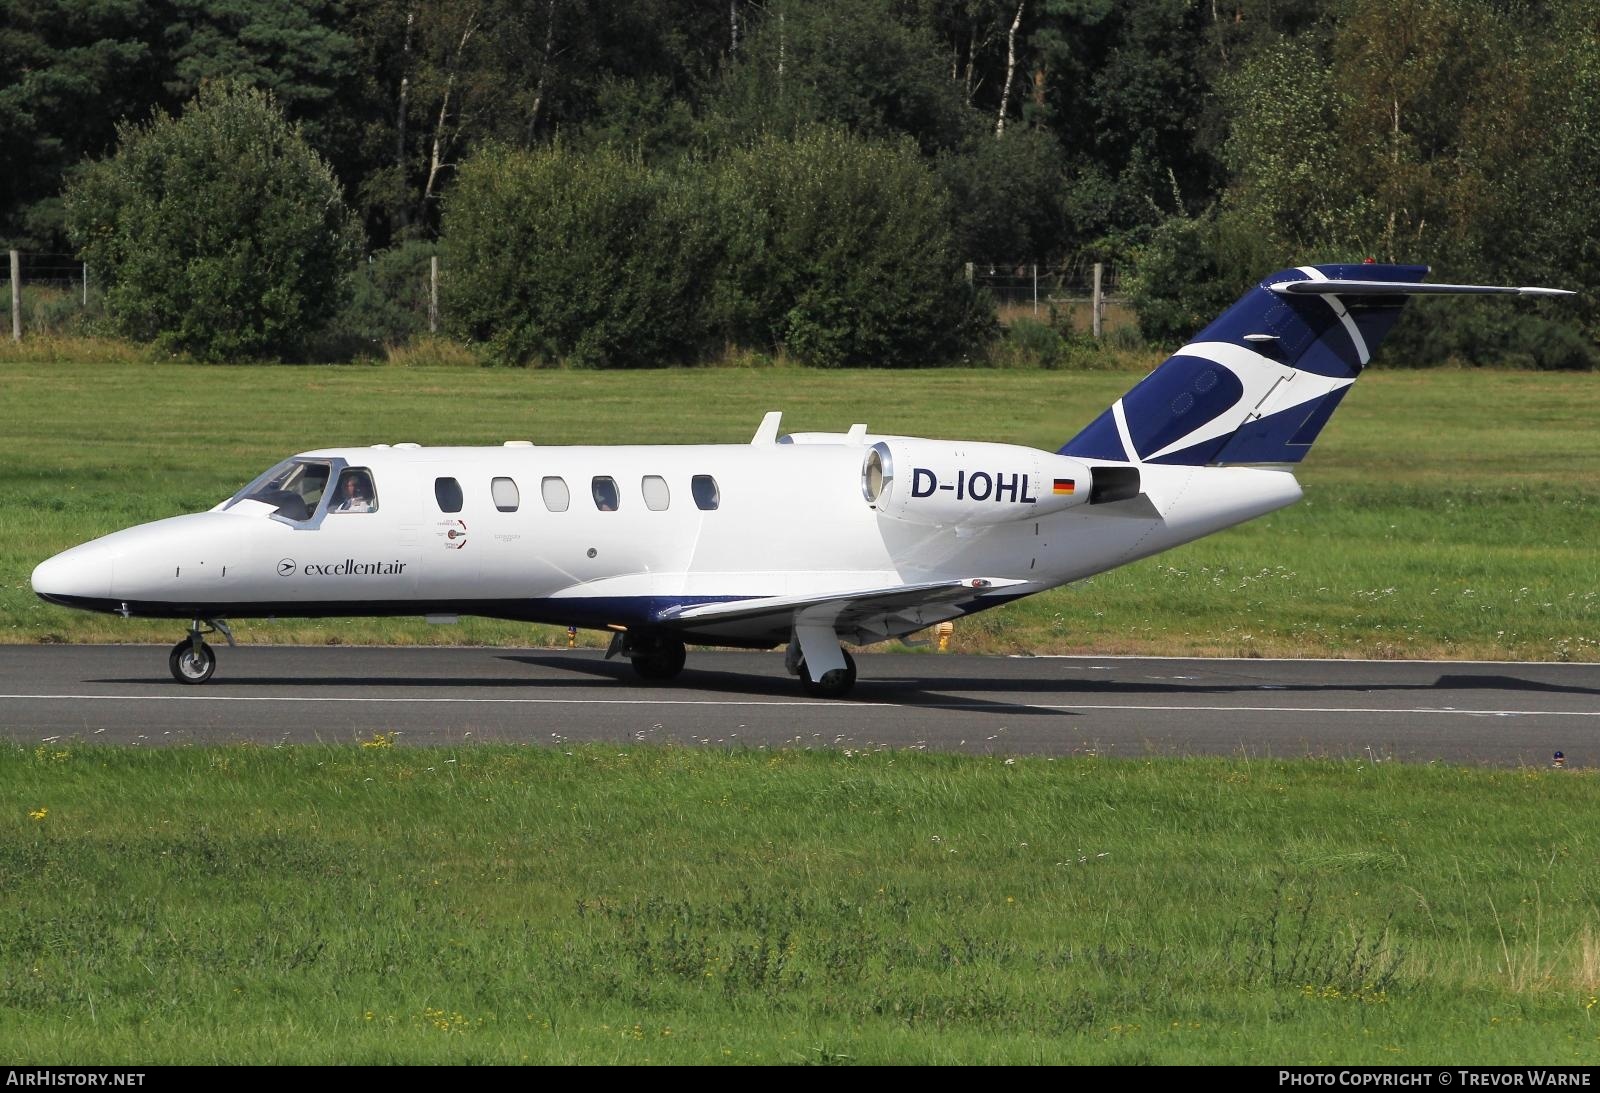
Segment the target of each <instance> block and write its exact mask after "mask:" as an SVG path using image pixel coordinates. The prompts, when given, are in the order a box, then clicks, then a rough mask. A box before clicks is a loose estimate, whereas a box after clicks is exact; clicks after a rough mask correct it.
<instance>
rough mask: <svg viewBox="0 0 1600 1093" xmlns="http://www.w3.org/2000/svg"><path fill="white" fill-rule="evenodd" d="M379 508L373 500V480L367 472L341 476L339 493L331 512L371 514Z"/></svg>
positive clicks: (350, 472) (346, 473) (348, 472)
mask: <svg viewBox="0 0 1600 1093" xmlns="http://www.w3.org/2000/svg"><path fill="white" fill-rule="evenodd" d="M377 507H378V506H377V505H376V504H375V503H374V502H373V500H372V479H371V478H370V477H368V475H367V472H366V471H345V472H344V473H343V474H341V475H340V476H339V492H338V494H337V495H336V496H335V497H334V501H333V507H332V508H331V509H330V510H329V511H331V512H371V511H373V510H374V509H376V508H377Z"/></svg>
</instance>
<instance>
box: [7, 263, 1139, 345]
mask: <svg viewBox="0 0 1600 1093" xmlns="http://www.w3.org/2000/svg"><path fill="white" fill-rule="evenodd" d="M408 249H410V248H408ZM10 258H11V262H10V265H9V267H8V266H4V265H0V300H4V301H7V302H8V303H9V306H10V313H11V329H12V337H13V338H14V339H17V340H20V339H21V338H22V337H23V336H24V335H26V334H44V335H74V334H88V333H95V332H97V331H96V327H97V325H98V324H100V322H101V320H103V319H104V317H105V307H104V296H103V294H102V292H101V291H100V286H99V284H98V283H97V282H96V280H95V277H94V271H93V270H92V269H90V268H89V266H88V264H87V263H85V262H83V261H82V260H80V259H79V258H78V257H77V256H75V255H72V254H49V253H42V252H37V251H27V252H18V251H12V252H11V255H10ZM438 278H439V258H438V253H437V250H436V249H435V248H434V247H432V246H431V245H420V244H419V245H414V253H406V254H400V253H396V254H391V255H388V256H386V257H385V258H384V259H383V261H381V262H378V263H376V264H374V263H371V262H369V263H367V267H366V268H364V269H363V270H361V271H360V272H359V273H358V278H357V280H358V284H357V287H356V297H355V300H354V301H353V306H352V307H351V308H349V309H347V312H346V314H345V315H344V316H342V317H341V318H342V320H343V322H344V325H345V326H348V327H350V329H348V330H339V331H336V333H338V334H342V335H346V336H350V337H356V338H368V337H370V338H371V339H372V340H375V341H382V342H389V343H394V342H404V341H406V340H408V339H409V337H410V336H413V335H415V334H420V333H424V332H428V331H433V330H437V329H438V328H439V323H440V316H439V313H438V310H437V309H438ZM967 279H968V281H969V282H970V283H971V284H973V285H974V287H976V288H980V289H983V290H985V291H987V292H988V294H989V296H990V297H991V298H992V299H993V300H994V301H995V305H996V309H997V312H998V315H999V318H1000V321H1001V322H1002V323H1003V324H1006V325H1010V324H1011V323H1013V322H1015V321H1016V320H1017V319H1022V318H1033V319H1037V320H1039V321H1040V322H1048V323H1049V324H1050V325H1051V326H1055V327H1058V328H1066V329H1072V330H1077V331H1081V332H1083V333H1093V334H1094V335H1095V336H1097V337H1098V336H1101V335H1102V333H1105V332H1114V331H1116V330H1119V329H1122V328H1127V327H1131V326H1133V325H1134V323H1135V321H1136V320H1135V318H1134V315H1133V310H1132V308H1131V306H1129V302H1128V299H1127V297H1126V295H1125V294H1124V293H1123V291H1122V270H1121V268H1120V267H1118V266H1117V265H1115V264H1112V263H1099V262H1095V261H1094V260H1092V259H1090V258H1079V259H1074V260H1071V261H1067V262H1061V263H1053V264H1046V263H1034V262H973V263H968V265H967ZM13 280H14V283H15V285H16V286H17V287H16V290H15V291H13V287H12V285H13ZM369 327H370V328H371V329H370V330H369V329H367V328H369Z"/></svg>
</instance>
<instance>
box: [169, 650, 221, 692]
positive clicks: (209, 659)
mask: <svg viewBox="0 0 1600 1093" xmlns="http://www.w3.org/2000/svg"><path fill="white" fill-rule="evenodd" d="M167 669H168V670H169V671H170V672H171V673H172V678H173V679H175V680H177V681H178V682H179V683H188V684H191V685H196V684H200V683H204V682H205V681H206V680H208V679H210V678H211V673H212V672H215V671H216V670H217V654H216V653H214V652H212V651H211V646H209V645H207V644H206V643H205V642H203V641H202V642H201V643H200V644H199V645H196V644H195V643H194V642H192V641H190V640H189V639H188V638H184V639H183V640H182V641H180V642H178V644H176V645H174V646H173V647H172V652H171V653H169V654H168V655H167Z"/></svg>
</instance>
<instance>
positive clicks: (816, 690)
mask: <svg viewBox="0 0 1600 1093" xmlns="http://www.w3.org/2000/svg"><path fill="white" fill-rule="evenodd" d="M839 652H840V654H841V655H842V656H843V657H844V667H843V668H834V669H832V670H831V671H827V672H823V673H822V678H821V679H812V678H811V669H810V668H808V667H806V662H805V660H804V659H802V660H801V661H800V670H799V671H798V672H796V673H795V675H797V676H799V677H800V688H801V689H802V690H803V691H805V693H806V694H808V695H810V696H811V697H812V698H843V697H844V696H845V695H847V694H849V693H850V688H852V687H854V686H855V685H856V658H855V657H853V656H851V655H850V651H849V650H848V649H840V650H839Z"/></svg>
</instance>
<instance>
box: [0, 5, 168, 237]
mask: <svg viewBox="0 0 1600 1093" xmlns="http://www.w3.org/2000/svg"><path fill="white" fill-rule="evenodd" d="M154 36H155V30H154V18H153V15H152V7H151V4H150V3H149V2H148V0H0V147H3V148H4V149H5V153H6V154H5V162H6V168H5V170H4V171H0V241H3V242H4V243H6V244H7V245H9V246H17V247H20V248H22V249H25V250H52V249H55V248H57V247H60V246H61V240H62V237H63V235H64V231H63V225H62V214H61V203H60V199H59V194H60V189H61V180H62V177H63V175H64V174H65V172H66V171H67V169H68V168H70V167H72V166H73V165H74V164H76V163H77V162H78V161H79V160H81V159H82V158H83V157H84V156H86V155H99V154H101V153H102V152H104V151H105V150H106V149H107V148H109V147H110V146H111V144H112V142H113V141H114V140H115V139H116V122H117V119H118V118H120V117H123V116H125V115H130V114H144V113H147V112H148V110H149V104H150V103H151V102H152V101H153V100H154V99H155V98H156V97H158V96H159V94H160V82H159V79H158V77H157V66H156V64H155V51H154V49H153V45H152V38H153V37H154Z"/></svg>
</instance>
